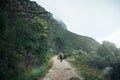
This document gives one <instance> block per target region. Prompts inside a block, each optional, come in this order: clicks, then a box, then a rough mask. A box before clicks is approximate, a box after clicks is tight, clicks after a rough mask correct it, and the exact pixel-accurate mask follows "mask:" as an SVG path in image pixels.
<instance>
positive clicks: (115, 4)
mask: <svg viewBox="0 0 120 80" xmlns="http://www.w3.org/2000/svg"><path fill="white" fill-rule="evenodd" d="M33 1H36V2H37V3H38V4H39V5H41V6H42V7H44V8H45V9H46V10H47V11H49V12H51V13H52V14H53V15H54V17H55V18H58V19H60V20H62V21H63V22H64V23H65V24H66V26H67V28H68V30H69V31H71V32H74V33H76V34H80V35H85V36H89V37H92V38H94V39H96V40H97V41H99V42H100V43H101V41H103V40H107V41H111V42H114V43H115V44H116V45H117V46H119V47H120V0H33Z"/></svg>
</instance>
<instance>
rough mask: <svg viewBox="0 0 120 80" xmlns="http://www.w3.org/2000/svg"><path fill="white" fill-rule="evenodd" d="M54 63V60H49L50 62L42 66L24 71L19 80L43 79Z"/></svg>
mask: <svg viewBox="0 0 120 80" xmlns="http://www.w3.org/2000/svg"><path fill="white" fill-rule="evenodd" d="M52 63H53V62H52V61H49V62H48V63H44V64H43V65H42V66H37V67H32V68H31V69H28V70H26V71H25V72H24V73H22V74H19V76H18V77H17V80H37V79H40V80H41V79H42V78H43V77H44V76H45V75H46V73H47V72H48V70H49V69H50V68H51V67H52Z"/></svg>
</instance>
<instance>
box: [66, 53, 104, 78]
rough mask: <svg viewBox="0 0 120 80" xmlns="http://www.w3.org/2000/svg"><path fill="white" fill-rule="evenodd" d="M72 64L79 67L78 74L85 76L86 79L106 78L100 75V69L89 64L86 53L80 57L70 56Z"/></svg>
mask: <svg viewBox="0 0 120 80" xmlns="http://www.w3.org/2000/svg"><path fill="white" fill-rule="evenodd" d="M67 60H68V61H69V62H70V63H71V65H73V66H74V67H76V68H77V72H78V74H80V75H81V76H83V78H84V79H85V80H104V79H102V78H101V77H100V74H101V73H100V71H99V70H97V69H95V68H92V67H90V66H88V65H87V63H86V59H85V56H84V55H81V56H79V58H75V57H73V56H72V57H70V58H68V59H67Z"/></svg>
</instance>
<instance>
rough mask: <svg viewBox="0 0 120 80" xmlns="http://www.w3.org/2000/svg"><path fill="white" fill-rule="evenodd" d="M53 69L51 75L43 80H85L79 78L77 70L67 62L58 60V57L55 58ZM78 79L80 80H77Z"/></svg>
mask: <svg viewBox="0 0 120 80" xmlns="http://www.w3.org/2000/svg"><path fill="white" fill-rule="evenodd" d="M53 61H54V63H53V67H52V68H51V69H50V70H49V73H48V74H47V75H46V76H45V77H44V79H43V80H83V78H82V77H80V76H78V75H77V73H76V71H75V69H74V68H73V67H71V65H70V64H69V63H68V62H67V61H66V60H63V61H62V62H60V60H58V59H57V56H55V57H54V58H53ZM75 78H78V79H75Z"/></svg>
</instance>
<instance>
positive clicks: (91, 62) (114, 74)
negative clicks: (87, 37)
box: [68, 41, 120, 80]
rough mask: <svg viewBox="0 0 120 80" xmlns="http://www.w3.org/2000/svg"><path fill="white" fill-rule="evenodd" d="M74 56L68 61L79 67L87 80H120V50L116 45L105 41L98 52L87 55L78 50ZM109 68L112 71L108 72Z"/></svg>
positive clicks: (74, 52)
mask: <svg viewBox="0 0 120 80" xmlns="http://www.w3.org/2000/svg"><path fill="white" fill-rule="evenodd" d="M72 54H73V55H71V56H70V58H69V59H68V60H69V61H70V62H72V63H73V64H74V65H76V66H77V68H78V69H79V71H80V73H81V74H82V75H83V76H84V77H85V78H86V79H87V80H104V79H106V80H119V79H120V49H119V48H117V47H116V46H115V44H114V43H111V42H108V41H103V43H102V44H101V46H100V47H99V48H98V49H97V51H93V52H90V53H87V52H85V51H82V50H76V51H73V52H72ZM107 67H111V68H112V70H111V71H109V72H107V70H105V68H107ZM103 72H105V73H106V74H105V73H103ZM102 74H104V75H105V76H104V75H102Z"/></svg>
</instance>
